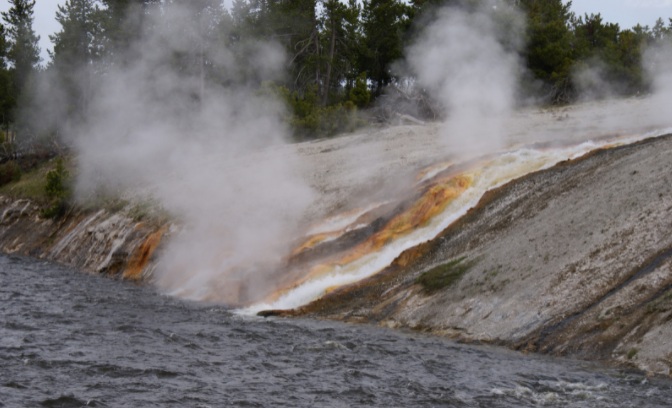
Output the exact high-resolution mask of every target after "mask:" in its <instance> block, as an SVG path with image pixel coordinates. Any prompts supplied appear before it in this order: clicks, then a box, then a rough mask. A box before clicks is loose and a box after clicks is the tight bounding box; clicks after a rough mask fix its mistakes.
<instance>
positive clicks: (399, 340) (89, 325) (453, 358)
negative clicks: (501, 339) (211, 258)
mask: <svg viewBox="0 0 672 408" xmlns="http://www.w3.org/2000/svg"><path fill="white" fill-rule="evenodd" d="M0 283H1V285H0V308H1V310H2V319H1V321H0V406H6V407H39V406H44V407H81V406H95V407H173V406H174V407H225V406H241V407H281V406H286V407H303V406H305V407H370V406H385V407H411V406H412V407H421V406H426V407H439V406H447V407H488V408H491V407H527V406H563V407H670V406H672V382H670V381H669V380H665V379H655V378H646V377H644V376H642V375H639V374H635V373H624V372H621V371H619V370H617V369H613V368H608V367H604V366H601V365H599V364H595V363H586V362H577V361H571V360H562V359H554V358H550V357H546V356H538V355H524V354H520V353H517V352H513V351H509V350H504V349H500V348H495V347H487V346H469V345H462V344H458V343H455V342H453V341H450V340H446V339H442V338H437V337H429V336H425V335H422V334H418V333H411V332H400V331H394V330H389V329H381V328H374V327H367V326H359V325H347V324H341V323H334V322H324V321H311V320H276V319H266V320H265V319H262V318H256V317H246V316H239V315H237V314H235V313H232V312H231V310H227V309H225V308H223V307H221V306H217V305H212V304H204V303H192V302H189V301H185V300H183V299H177V298H173V297H169V296H166V295H165V294H162V293H160V292H158V291H157V290H155V289H154V288H152V287H148V286H135V285H133V284H130V283H126V282H120V281H115V280H111V279H104V278H100V277H96V276H91V275H86V274H83V273H81V272H77V271H73V270H70V269H67V268H64V267H61V266H58V265H54V264H50V263H46V262H43V261H38V260H34V259H30V258H25V257H18V256H5V255H2V256H0Z"/></svg>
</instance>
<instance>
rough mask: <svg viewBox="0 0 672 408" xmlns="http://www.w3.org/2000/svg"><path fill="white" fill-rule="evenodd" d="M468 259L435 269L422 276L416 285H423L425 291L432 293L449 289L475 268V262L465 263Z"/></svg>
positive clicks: (462, 258) (458, 260) (464, 258)
mask: <svg viewBox="0 0 672 408" xmlns="http://www.w3.org/2000/svg"><path fill="white" fill-rule="evenodd" d="M466 259H467V257H466V256H464V257H461V258H458V259H455V260H452V261H450V262H448V263H446V264H443V265H439V266H437V267H434V268H432V269H430V270H428V271H427V272H425V273H423V274H422V275H420V277H418V279H416V281H415V283H419V284H421V285H422V286H423V287H424V288H425V289H427V290H430V291H434V290H439V289H443V288H445V287H448V286H450V285H452V284H454V283H456V282H457V281H458V280H460V278H462V275H464V273H465V272H467V271H468V270H469V269H471V267H472V266H474V264H475V262H474V261H471V262H464V261H465V260H466Z"/></svg>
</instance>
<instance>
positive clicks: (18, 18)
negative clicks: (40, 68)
mask: <svg viewBox="0 0 672 408" xmlns="http://www.w3.org/2000/svg"><path fill="white" fill-rule="evenodd" d="M9 3H10V4H11V5H12V7H10V9H9V10H8V11H5V12H2V19H3V21H4V22H5V23H6V30H7V34H8V37H9V38H8V41H7V43H8V45H9V50H8V52H7V59H8V60H9V62H10V63H11V64H12V77H13V81H12V82H13V84H12V85H13V90H14V95H15V97H17V98H18V95H19V94H20V93H21V91H22V90H23V88H24V87H25V85H26V83H27V81H28V78H29V77H30V75H31V74H32V73H33V71H35V69H36V68H37V64H38V63H39V62H40V60H41V59H40V48H39V47H38V46H37V43H38V41H39V40H40V36H38V35H37V34H35V31H34V30H33V8H34V7H35V0H33V1H29V0H9Z"/></svg>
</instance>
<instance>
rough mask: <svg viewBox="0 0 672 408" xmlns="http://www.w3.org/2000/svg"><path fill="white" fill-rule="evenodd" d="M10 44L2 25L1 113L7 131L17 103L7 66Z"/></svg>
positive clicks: (0, 53) (0, 54)
mask: <svg viewBox="0 0 672 408" xmlns="http://www.w3.org/2000/svg"><path fill="white" fill-rule="evenodd" d="M8 51H9V44H8V42H7V32H6V31H5V27H4V26H3V25H0V115H2V123H0V130H3V131H6V130H7V126H8V122H9V121H10V120H11V119H12V110H13V109H14V106H15V105H16V95H15V94H14V92H13V90H12V77H11V72H10V71H9V67H8V66H7V54H8Z"/></svg>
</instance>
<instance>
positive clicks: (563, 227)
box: [281, 136, 672, 375]
mask: <svg viewBox="0 0 672 408" xmlns="http://www.w3.org/2000/svg"><path fill="white" fill-rule="evenodd" d="M670 177H672V136H665V137H661V138H657V139H651V140H647V141H645V142H641V143H639V144H636V145H631V146H624V147H618V148H613V149H607V150H600V151H597V152H594V153H593V154H590V155H589V156H588V157H584V158H582V159H578V160H575V161H574V162H564V163H561V164H560V165H557V166H555V167H553V168H551V169H548V170H544V171H540V172H537V173H533V174H530V175H528V176H525V177H523V178H521V179H518V180H515V181H513V182H511V183H509V184H507V185H504V186H503V187H501V188H499V189H497V190H495V191H492V192H490V193H488V194H487V195H486V196H485V197H483V199H482V200H481V202H480V204H479V205H478V206H477V208H475V209H473V210H471V211H470V212H469V213H468V214H467V215H466V216H465V217H463V218H462V219H460V220H459V221H458V222H456V223H454V224H453V225H452V226H451V227H449V228H448V229H446V230H445V231H444V232H443V233H442V234H440V235H439V236H438V237H437V238H436V239H434V240H433V241H430V242H427V243H425V244H422V245H420V246H419V247H416V248H413V249H410V250H408V251H406V252H405V253H403V254H402V255H401V256H399V258H397V260H395V262H394V263H393V264H392V265H391V266H390V267H388V268H386V269H385V270H384V271H383V272H381V273H379V274H377V275H375V276H373V277H372V278H369V279H367V280H366V281H364V282H360V283H358V284H354V285H350V286H347V287H344V288H341V289H337V290H335V291H332V292H330V293H329V294H327V295H326V296H324V297H323V298H322V299H319V300H317V301H315V302H313V303H311V304H309V305H307V306H305V307H302V308H300V309H297V310H293V311H288V312H284V313H281V314H283V315H286V316H310V317H320V318H329V319H338V320H344V321H349V322H366V323H372V324H379V325H384V326H389V327H407V328H411V329H415V330H422V331H427V332H431V333H436V334H440V335H447V336H451V337H455V338H458V339H461V340H464V341H484V342H489V343H495V344H502V345H507V346H510V347H513V348H516V349H520V350H526V351H540V352H545V353H551V354H557V355H569V356H575V357H580V358H588V359H601V360H606V361H609V362H612V363H616V364H627V365H631V366H633V367H636V368H638V369H641V370H644V371H646V372H650V373H658V374H663V375H669V374H670V366H671V364H672V290H671V288H672V258H671V257H670V256H671V255H672V251H671V250H672V183H671V182H670V179H669V178H670ZM463 257H466V258H465V260H464V261H463V262H465V263H466V262H468V263H469V265H471V267H470V268H469V269H468V270H467V271H466V272H464V273H463V274H462V275H461V276H460V277H459V279H457V280H456V282H455V283H453V284H452V285H449V286H446V287H444V288H442V289H438V290H428V289H426V288H424V287H423V286H422V285H420V284H418V283H416V279H417V278H418V277H419V276H420V275H421V274H422V273H423V272H426V271H428V270H430V269H432V268H434V267H437V266H439V265H442V264H446V263H448V262H449V261H451V260H455V259H460V258H463Z"/></svg>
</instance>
